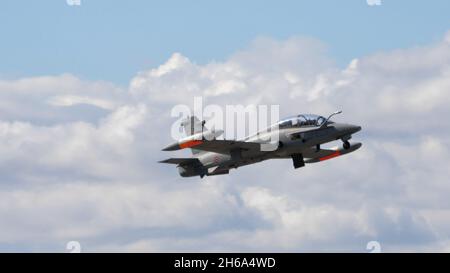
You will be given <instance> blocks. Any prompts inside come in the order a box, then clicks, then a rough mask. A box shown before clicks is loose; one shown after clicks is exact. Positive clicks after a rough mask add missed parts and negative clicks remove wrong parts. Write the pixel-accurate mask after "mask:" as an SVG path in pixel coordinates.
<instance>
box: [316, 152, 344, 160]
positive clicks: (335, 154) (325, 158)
mask: <svg viewBox="0 0 450 273" xmlns="http://www.w3.org/2000/svg"><path fill="white" fill-rule="evenodd" d="M340 155H341V152H339V151H336V152H334V153H332V154H330V155H327V156H324V157H321V158H319V160H320V161H324V160H328V159H331V158H333V157H337V156H340Z"/></svg>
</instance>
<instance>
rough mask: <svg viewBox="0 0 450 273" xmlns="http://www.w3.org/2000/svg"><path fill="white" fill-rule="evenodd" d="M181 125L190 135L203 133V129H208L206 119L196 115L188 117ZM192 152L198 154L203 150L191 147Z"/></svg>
mask: <svg viewBox="0 0 450 273" xmlns="http://www.w3.org/2000/svg"><path fill="white" fill-rule="evenodd" d="M181 127H183V130H184V133H185V134H186V135H188V136H191V135H193V134H197V133H201V132H202V131H206V130H207V128H206V127H205V121H201V120H200V119H198V118H197V117H196V116H191V117H187V118H186V119H185V120H183V121H182V122H181ZM191 150H192V154H198V153H201V152H203V151H200V150H196V149H191Z"/></svg>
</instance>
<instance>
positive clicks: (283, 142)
mask: <svg viewBox="0 0 450 273" xmlns="http://www.w3.org/2000/svg"><path fill="white" fill-rule="evenodd" d="M341 112H342V111H337V112H334V113H333V114H331V115H330V116H328V118H325V117H323V116H319V115H313V114H300V115H296V116H292V117H288V118H285V119H283V120H281V121H279V122H278V123H276V124H274V125H272V126H270V127H269V128H267V129H265V130H263V131H259V132H258V133H256V134H254V135H252V136H248V137H245V138H244V139H242V140H226V139H217V138H218V137H219V136H221V135H222V134H223V131H222V130H208V129H207V128H205V126H204V125H205V121H200V120H199V119H198V118H197V117H195V116H191V117H188V118H186V119H185V120H184V121H183V122H182V123H181V126H182V127H183V129H184V131H185V133H186V135H187V137H184V138H182V139H180V140H178V141H177V142H176V143H173V144H171V145H169V146H167V147H166V148H164V149H163V151H175V150H181V149H186V148H190V149H191V150H192V156H191V157H189V158H169V159H166V160H162V161H159V162H160V163H168V164H175V165H177V169H178V172H179V173H180V175H181V176H182V177H191V176H200V177H201V178H203V177H204V176H205V175H206V176H210V175H221V174H228V173H229V172H230V170H231V169H237V168H238V167H242V166H245V165H249V164H254V163H257V162H261V161H263V160H268V159H276V158H285V159H291V160H292V162H293V166H294V168H295V169H297V168H300V167H304V166H305V163H316V162H321V161H324V160H328V159H332V158H335V157H338V156H341V155H344V154H348V153H351V152H354V151H356V150H357V149H359V148H360V147H361V145H362V144H361V143H359V142H355V143H350V142H349V140H350V139H351V137H352V135H353V134H354V133H356V132H358V131H360V130H361V126H357V125H351V124H346V123H337V122H333V121H331V120H330V118H331V117H332V116H334V115H337V114H340V113H341ZM273 139H277V141H276V142H275V143H273V141H272V140H273ZM336 140H341V141H342V146H341V147H336V148H332V149H322V148H321V145H322V144H324V143H328V142H332V141H336Z"/></svg>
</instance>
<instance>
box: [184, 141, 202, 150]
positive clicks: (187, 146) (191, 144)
mask: <svg viewBox="0 0 450 273" xmlns="http://www.w3.org/2000/svg"><path fill="white" fill-rule="evenodd" d="M202 143H203V141H201V140H191V141H188V142H185V143H181V144H180V148H181V149H184V148H190V147H194V146H197V145H200V144H202Z"/></svg>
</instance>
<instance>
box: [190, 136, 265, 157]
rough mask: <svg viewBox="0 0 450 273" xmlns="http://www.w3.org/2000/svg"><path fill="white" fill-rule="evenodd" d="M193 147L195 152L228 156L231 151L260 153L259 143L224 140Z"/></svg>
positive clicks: (204, 141) (202, 143)
mask: <svg viewBox="0 0 450 273" xmlns="http://www.w3.org/2000/svg"><path fill="white" fill-rule="evenodd" d="M194 146H195V149H196V150H202V151H207V152H214V153H220V154H228V153H230V152H231V151H233V150H244V151H251V152H259V151H261V144H260V143H256V142H244V141H236V140H224V139H214V140H203V141H199V142H197V143H196V144H195V145H194Z"/></svg>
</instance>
